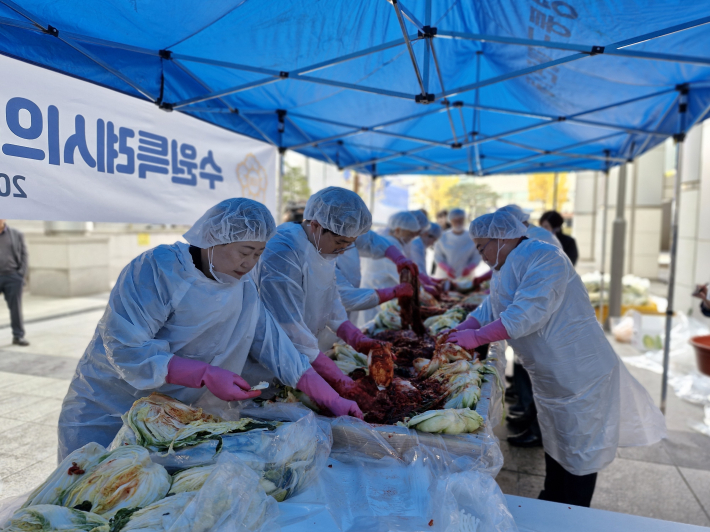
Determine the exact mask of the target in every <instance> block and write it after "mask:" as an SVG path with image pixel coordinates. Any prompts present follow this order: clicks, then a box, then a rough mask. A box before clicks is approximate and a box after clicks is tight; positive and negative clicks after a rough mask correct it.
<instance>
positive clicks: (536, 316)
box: [449, 211, 666, 506]
mask: <svg viewBox="0 0 710 532" xmlns="http://www.w3.org/2000/svg"><path fill="white" fill-rule="evenodd" d="M526 232H527V228H526V227H525V226H524V225H523V224H522V223H521V222H520V221H519V220H518V219H517V218H516V217H515V216H514V215H512V214H511V213H510V212H506V211H497V212H495V213H492V214H486V215H483V216H480V217H479V218H476V219H475V220H474V221H473V222H472V223H471V227H470V234H471V237H472V238H473V239H474V242H475V243H476V247H477V249H478V251H479V252H480V253H481V256H482V257H483V260H484V261H486V263H487V264H488V265H489V266H490V267H491V269H492V271H493V277H492V279H491V293H490V296H489V297H488V298H486V300H485V301H484V302H483V304H481V305H480V306H479V307H478V308H477V309H476V310H475V311H474V312H473V313H472V314H471V315H470V316H469V317H468V318H467V319H466V321H465V322H463V323H462V324H460V325H459V326H458V327H456V329H457V330H456V332H454V333H453V334H451V336H449V341H452V342H454V343H457V344H459V345H460V346H462V347H464V348H466V349H473V348H475V347H478V346H480V345H482V344H486V343H489V342H492V341H496V340H508V341H509V343H510V345H511V346H513V348H514V349H515V352H516V353H518V354H519V355H520V358H521V359H522V363H523V365H524V366H525V368H526V369H527V370H528V372H529V373H530V378H531V380H532V385H533V391H534V396H535V403H536V404H537V412H538V414H537V415H538V419H539V421H540V427H541V429H542V435H543V445H544V448H545V465H546V477H545V487H544V489H543V491H542V492H541V493H540V496H539V498H540V499H543V500H548V501H553V502H559V503H564V504H575V505H577V506H589V504H590V503H591V500H592V495H593V493H594V486H595V483H596V477H597V472H598V471H600V470H601V469H603V468H604V467H606V466H607V465H609V464H610V463H611V461H612V460H614V456H615V455H616V449H617V447H630V446H640V445H651V444H653V443H655V442H657V441H659V440H660V439H662V438H664V437H665V436H666V427H665V422H664V419H663V415H662V414H661V412H660V411H659V410H658V408H656V407H655V405H654V404H653V401H652V400H651V398H650V397H649V395H648V393H647V392H646V390H645V389H644V388H643V387H642V386H641V385H640V384H639V383H638V382H637V381H636V380H635V379H634V378H633V377H632V376H631V374H630V373H629V372H628V370H627V369H626V366H624V364H623V363H622V362H621V360H620V359H619V357H618V356H617V355H616V353H615V352H614V350H613V349H612V347H611V345H609V342H608V341H607V339H606V337H605V336H604V332H603V331H602V329H601V327H600V326H599V324H598V323H597V321H596V317H595V315H594V309H593V308H592V305H591V304H590V302H589V296H588V295H587V291H586V289H585V288H584V285H583V284H582V280H581V279H580V278H579V275H577V273H576V272H575V270H574V268H573V267H572V263H571V262H570V261H569V259H568V258H567V257H566V256H565V255H564V253H563V252H562V250H560V249H559V248H557V247H555V246H553V245H551V244H548V243H547V242H541V241H538V240H532V239H528V238H526V237H525V234H526Z"/></svg>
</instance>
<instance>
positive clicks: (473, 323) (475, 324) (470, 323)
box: [454, 316, 481, 331]
mask: <svg viewBox="0 0 710 532" xmlns="http://www.w3.org/2000/svg"><path fill="white" fill-rule="evenodd" d="M480 328H481V324H480V323H479V321H478V320H477V319H476V318H474V317H473V316H469V317H468V318H466V320H465V321H462V322H461V323H459V324H458V325H457V326H456V327H454V329H456V330H457V331H465V330H467V329H480Z"/></svg>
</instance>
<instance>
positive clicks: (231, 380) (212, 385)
mask: <svg viewBox="0 0 710 532" xmlns="http://www.w3.org/2000/svg"><path fill="white" fill-rule="evenodd" d="M165 382H167V383H168V384H178V385H180V386H185V387H187V388H202V387H203V386H206V387H207V389H208V390H209V391H210V392H212V393H213V394H214V396H215V397H218V398H220V399H222V401H244V400H245V399H254V398H255V397H259V396H260V395H261V392H260V391H258V390H255V391H251V386H249V383H248V382H247V381H245V380H244V379H242V378H241V377H240V376H239V375H237V374H236V373H232V372H231V371H229V370H226V369H222V368H219V367H217V366H210V365H209V364H207V363H206V362H202V361H201V360H193V359H191V358H183V357H179V356H177V355H173V357H172V358H171V359H170V362H168V375H167V376H166V377H165Z"/></svg>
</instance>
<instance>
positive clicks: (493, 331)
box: [447, 319, 510, 350]
mask: <svg viewBox="0 0 710 532" xmlns="http://www.w3.org/2000/svg"><path fill="white" fill-rule="evenodd" d="M509 339H510V336H508V331H506V330H505V327H504V326H503V322H502V321H500V319H497V320H496V321H494V322H491V323H489V324H488V325H486V326H485V327H481V328H480V329H478V330H475V329H466V330H463V331H456V332H454V333H451V335H450V336H449V337H448V339H447V342H449V343H452V344H458V345H460V346H461V347H463V348H464V349H468V350H471V349H475V348H476V347H478V346H480V345H483V344H489V343H491V342H495V341H498V340H509Z"/></svg>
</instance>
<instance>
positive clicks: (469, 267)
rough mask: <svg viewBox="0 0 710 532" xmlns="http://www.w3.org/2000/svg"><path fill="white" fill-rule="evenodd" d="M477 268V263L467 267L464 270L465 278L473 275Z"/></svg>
mask: <svg viewBox="0 0 710 532" xmlns="http://www.w3.org/2000/svg"><path fill="white" fill-rule="evenodd" d="M476 266H478V264H475V263H471V264H469V265H468V266H466V267H465V268H464V269H463V274H462V275H463V277H467V276H469V275H471V272H472V271H473V270H475V269H476Z"/></svg>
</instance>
